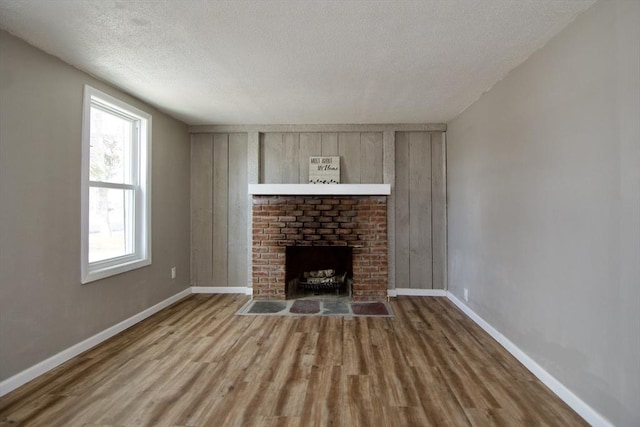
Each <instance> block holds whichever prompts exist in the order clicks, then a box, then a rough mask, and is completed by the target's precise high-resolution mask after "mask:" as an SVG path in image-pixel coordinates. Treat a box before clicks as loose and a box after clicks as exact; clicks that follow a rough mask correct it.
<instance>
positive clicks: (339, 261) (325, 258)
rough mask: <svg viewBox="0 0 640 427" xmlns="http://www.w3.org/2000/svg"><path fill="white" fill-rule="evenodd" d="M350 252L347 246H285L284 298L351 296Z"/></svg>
mask: <svg viewBox="0 0 640 427" xmlns="http://www.w3.org/2000/svg"><path fill="white" fill-rule="evenodd" d="M352 254H353V251H352V248H351V247H349V246H287V248H286V251H285V283H286V290H285V295H286V298H287V299H292V298H301V297H307V296H338V297H340V296H351V283H352V280H353V255H352Z"/></svg>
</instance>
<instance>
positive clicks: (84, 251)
mask: <svg viewBox="0 0 640 427" xmlns="http://www.w3.org/2000/svg"><path fill="white" fill-rule="evenodd" d="M93 100H99V102H100V104H102V105H105V106H107V107H108V108H109V109H113V110H115V111H119V112H121V113H123V114H124V115H126V116H129V117H134V118H135V119H137V120H139V121H140V130H139V131H140V143H139V152H138V153H137V154H138V156H139V157H140V159H142V160H141V161H139V162H138V163H139V174H140V179H139V188H140V191H136V192H135V194H136V196H135V197H136V200H135V205H136V213H135V215H136V219H135V222H136V237H135V248H136V249H135V251H134V253H133V254H130V255H125V256H121V257H116V258H110V259H106V260H102V261H96V262H92V263H90V262H89V189H90V180H89V176H90V175H89V171H90V163H89V162H90V157H89V156H90V130H91V125H90V117H91V104H92V101H93ZM151 128H152V126H151V115H150V114H148V113H145V112H144V111H142V110H140V109H138V108H135V107H133V106H131V105H129V104H127V103H125V102H123V101H120V100H119V99H116V98H114V97H112V96H110V95H107V94H106V93H104V92H101V91H99V90H97V89H94V88H93V87H91V86H89V85H85V86H84V99H83V108H82V179H81V191H82V194H81V203H82V207H81V228H82V229H81V233H80V235H81V240H82V241H81V245H80V246H81V278H80V281H81V283H83V284H85V283H89V282H93V281H95V280H99V279H104V278H106V277H109V276H113V275H116V274H120V273H124V272H126V271H131V270H134V269H136V268H140V267H144V266H147V265H150V264H151ZM100 185H101V186H103V187H113V188H130V186H129V185H128V184H109V183H101V184H100Z"/></svg>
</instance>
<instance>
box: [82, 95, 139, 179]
mask: <svg viewBox="0 0 640 427" xmlns="http://www.w3.org/2000/svg"><path fill="white" fill-rule="evenodd" d="M90 129H91V130H90V136H89V138H90V150H89V152H90V158H89V161H90V179H91V181H102V182H114V183H120V184H132V182H131V137H132V134H133V123H132V122H131V121H130V120H127V119H124V118H122V117H120V116H118V115H115V114H113V113H110V112H107V111H104V110H102V109H100V108H97V107H95V106H92V107H91V128H90Z"/></svg>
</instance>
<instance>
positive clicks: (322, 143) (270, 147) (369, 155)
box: [260, 132, 383, 184]
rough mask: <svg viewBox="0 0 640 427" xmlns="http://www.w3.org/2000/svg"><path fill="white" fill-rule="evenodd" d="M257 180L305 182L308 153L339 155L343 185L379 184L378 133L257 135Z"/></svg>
mask: <svg viewBox="0 0 640 427" xmlns="http://www.w3.org/2000/svg"><path fill="white" fill-rule="evenodd" d="M260 153H261V155H260V182H261V183H266V184H306V183H307V182H308V181H309V157H310V156H340V174H341V175H340V181H341V182H342V183H343V184H381V183H382V170H383V168H382V132H308V133H304V132H300V133H297V132H287V133H263V134H260Z"/></svg>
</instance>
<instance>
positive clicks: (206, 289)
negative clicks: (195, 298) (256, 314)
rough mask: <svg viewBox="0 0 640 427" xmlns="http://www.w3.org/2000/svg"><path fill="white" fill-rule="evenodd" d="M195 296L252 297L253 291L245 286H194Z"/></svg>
mask: <svg viewBox="0 0 640 427" xmlns="http://www.w3.org/2000/svg"><path fill="white" fill-rule="evenodd" d="M191 292H192V293H194V294H243V295H251V294H252V289H251V288H249V287H245V286H193V287H191Z"/></svg>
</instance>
